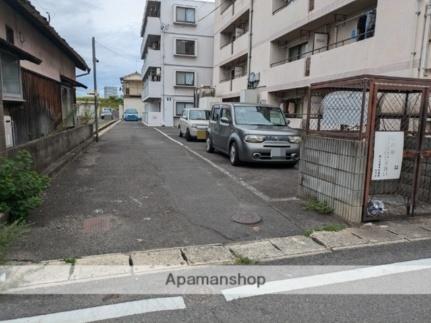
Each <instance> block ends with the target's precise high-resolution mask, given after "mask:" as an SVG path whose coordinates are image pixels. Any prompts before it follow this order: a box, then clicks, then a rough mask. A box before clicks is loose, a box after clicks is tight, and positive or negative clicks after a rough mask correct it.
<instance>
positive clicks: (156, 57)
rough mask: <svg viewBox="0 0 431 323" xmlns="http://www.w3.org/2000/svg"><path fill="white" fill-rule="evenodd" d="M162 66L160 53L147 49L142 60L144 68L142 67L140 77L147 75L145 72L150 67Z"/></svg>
mask: <svg viewBox="0 0 431 323" xmlns="http://www.w3.org/2000/svg"><path fill="white" fill-rule="evenodd" d="M160 66H162V52H161V51H160V50H155V49H151V48H149V49H148V50H147V54H146V55H145V59H144V66H143V67H142V75H145V74H147V70H148V68H150V67H160Z"/></svg>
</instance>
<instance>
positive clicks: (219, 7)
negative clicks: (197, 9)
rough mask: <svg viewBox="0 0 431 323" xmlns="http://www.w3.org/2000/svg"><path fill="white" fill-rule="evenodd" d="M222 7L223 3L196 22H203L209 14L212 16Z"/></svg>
mask: <svg viewBox="0 0 431 323" xmlns="http://www.w3.org/2000/svg"><path fill="white" fill-rule="evenodd" d="M222 5H223V2H221V3H220V4H219V5H218V6H217V7H215V8H214V9H213V10H211V11H210V12H209V13H208V14H207V15H205V16H203V17H202V18H201V19H199V20H198V22H201V21H202V20H204V19H205V18H207V17H209V16H210V15H211V14H213V13H214V12H216V11H217V10H218V9H220V8H221V6H222Z"/></svg>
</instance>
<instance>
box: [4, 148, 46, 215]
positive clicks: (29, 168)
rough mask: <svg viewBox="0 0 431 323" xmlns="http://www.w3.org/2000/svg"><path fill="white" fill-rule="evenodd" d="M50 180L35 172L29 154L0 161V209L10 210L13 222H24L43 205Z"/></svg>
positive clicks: (25, 152)
mask: <svg viewBox="0 0 431 323" xmlns="http://www.w3.org/2000/svg"><path fill="white" fill-rule="evenodd" d="M48 183H49V179H48V177H46V176H42V175H40V174H39V173H37V172H36V171H34V170H33V160H32V157H31V155H30V153H29V152H27V151H21V152H19V153H18V154H17V155H16V157H13V158H4V159H1V160H0V205H1V206H0V207H1V208H4V209H5V210H9V213H10V219H11V221H16V220H24V219H25V218H26V217H27V216H28V213H29V211H30V210H32V209H34V208H36V207H38V206H39V205H40V204H41V203H42V193H43V191H44V190H46V189H47V187H48Z"/></svg>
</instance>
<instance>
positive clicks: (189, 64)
mask: <svg viewBox="0 0 431 323" xmlns="http://www.w3.org/2000/svg"><path fill="white" fill-rule="evenodd" d="M176 6H185V7H193V8H195V9H196V24H195V25H182V24H177V23H176V22H175V12H176V11H175V7H176ZM160 10H161V13H160V19H158V18H149V19H148V24H147V30H146V33H145V35H144V37H143V41H144V42H145V40H146V39H147V37H148V33H152V34H154V33H159V34H161V48H160V50H158V51H154V50H150V51H149V53H148V54H147V57H146V59H148V61H144V68H143V70H146V68H147V67H148V66H150V67H160V68H161V72H162V75H161V78H162V79H161V81H160V82H150V81H149V80H144V82H145V83H146V84H145V86H144V95H143V97H148V94H150V96H151V100H147V101H148V102H146V103H145V105H146V108H145V109H146V111H154V110H155V109H156V107H157V106H158V102H156V103H155V102H154V99H158V100H159V101H160V106H161V114H162V121H163V123H164V125H165V126H174V125H175V124H176V121H177V116H176V113H175V107H176V102H193V97H194V87H188V88H187V87H179V86H176V71H190V72H194V73H195V86H200V85H211V84H212V75H213V54H214V50H213V33H214V31H213V26H214V25H213V23H214V14H210V13H211V11H212V10H214V3H211V2H205V1H192V0H163V1H161V9H160ZM208 14H209V15H208ZM207 15H208V16H207ZM205 16H207V17H206V18H204V17H205ZM203 18H204V19H203ZM161 26H164V30H163V31H160V27H161ZM176 39H191V40H195V41H196V42H197V43H196V48H197V52H196V57H184V56H178V55H175V40H176ZM149 64H151V65H149ZM148 83H151V84H148Z"/></svg>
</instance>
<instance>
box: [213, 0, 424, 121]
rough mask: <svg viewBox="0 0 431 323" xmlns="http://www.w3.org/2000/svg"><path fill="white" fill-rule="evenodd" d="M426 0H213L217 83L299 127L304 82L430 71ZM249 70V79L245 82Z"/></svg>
mask: <svg viewBox="0 0 431 323" xmlns="http://www.w3.org/2000/svg"><path fill="white" fill-rule="evenodd" d="M429 4H430V1H428V0H408V1H406V0H216V7H217V8H218V9H217V11H216V14H215V38H214V65H215V67H214V86H215V87H216V95H217V96H220V97H222V98H223V100H224V101H238V100H239V99H240V94H241V91H242V90H245V89H247V88H248V87H250V88H253V89H255V90H256V92H257V93H258V94H257V97H258V101H260V102H261V103H269V104H275V105H279V106H281V107H282V108H283V109H284V111H285V112H286V114H287V115H288V116H289V117H290V118H291V121H292V125H294V126H296V127H298V128H299V127H301V125H302V114H303V113H305V107H306V105H307V102H306V91H307V87H308V86H309V85H310V84H312V83H316V82H322V81H328V80H333V79H339V78H344V77H351V76H356V75H362V74H378V75H388V76H402V77H415V78H417V77H420V78H423V77H427V76H428V74H429V72H430V68H431V61H430V48H429V47H430V42H429V40H430V16H429V13H430V11H429V9H430V7H429ZM250 76H251V80H252V81H253V82H252V83H249V80H250Z"/></svg>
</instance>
